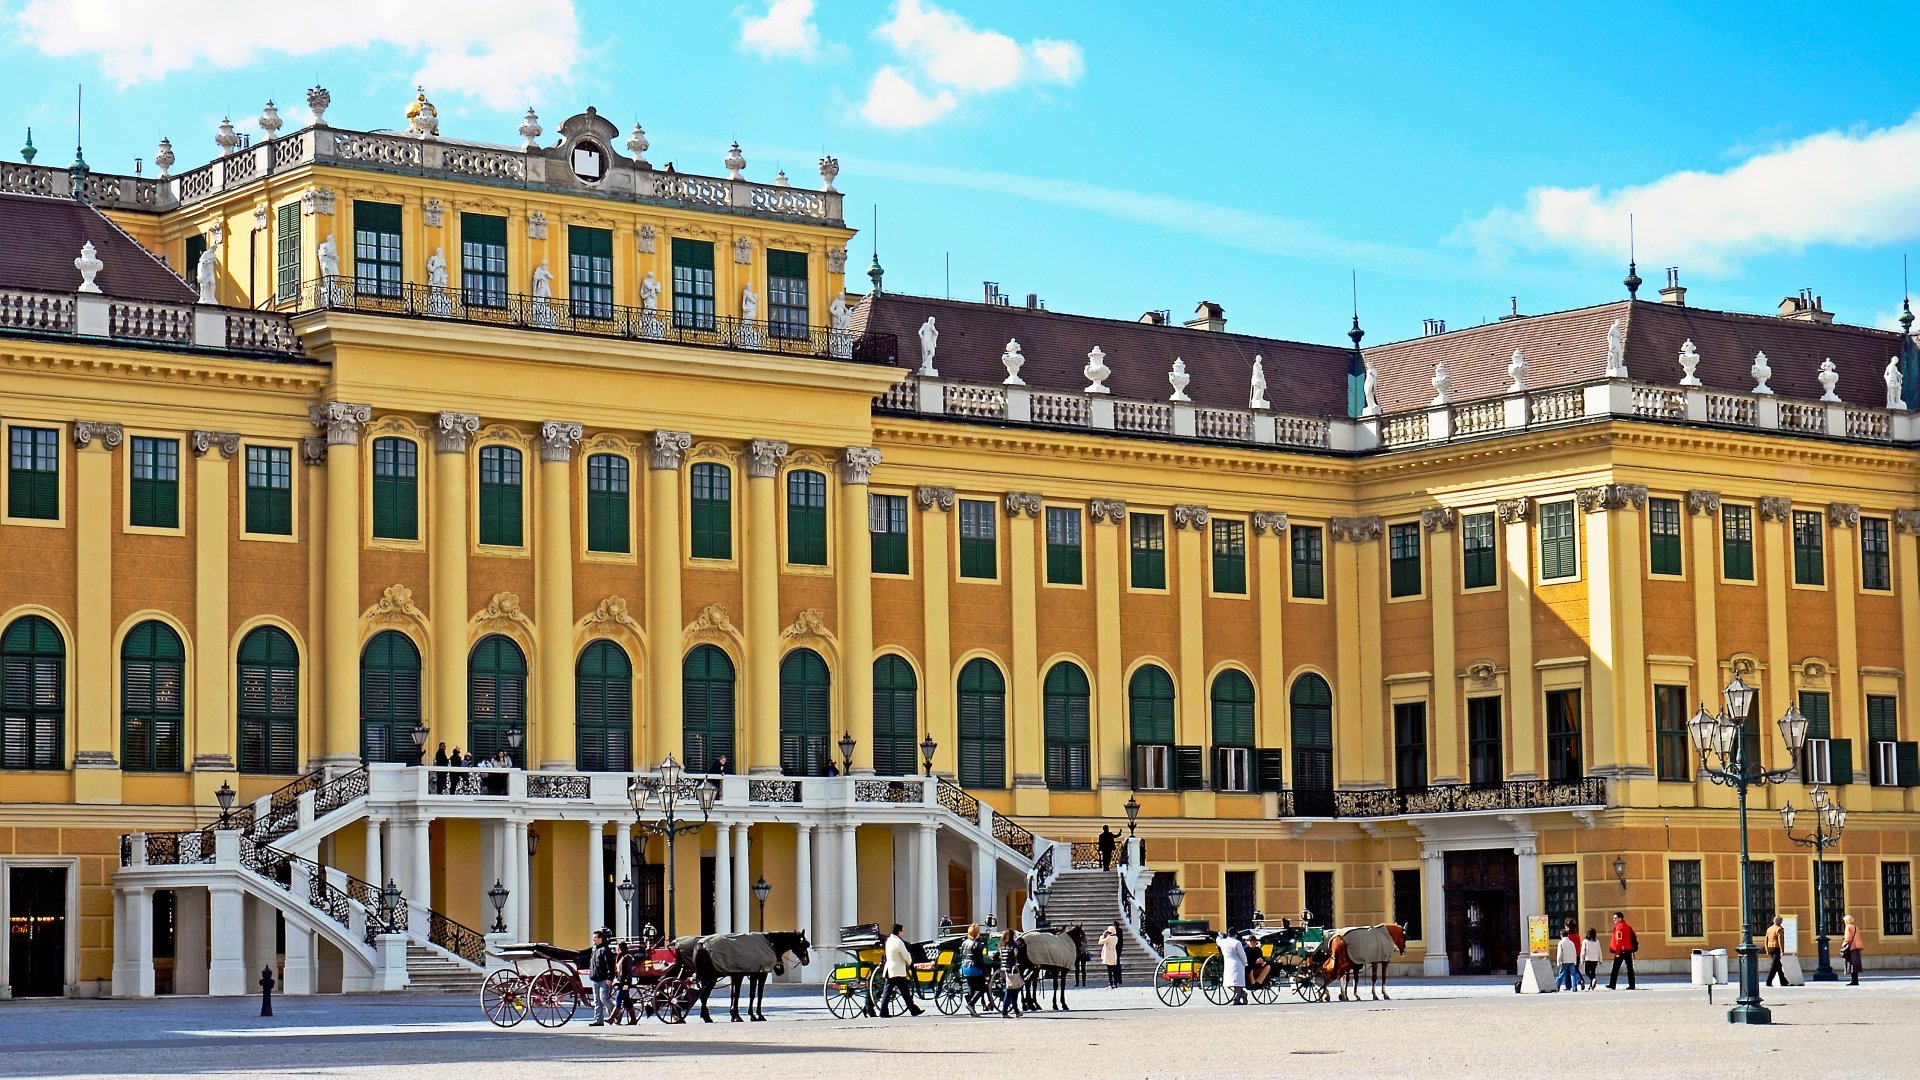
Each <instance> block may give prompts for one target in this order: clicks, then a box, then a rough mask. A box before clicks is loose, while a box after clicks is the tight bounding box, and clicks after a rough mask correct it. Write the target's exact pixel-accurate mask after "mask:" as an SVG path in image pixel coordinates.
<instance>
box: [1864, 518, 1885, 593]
mask: <svg viewBox="0 0 1920 1080" xmlns="http://www.w3.org/2000/svg"><path fill="white" fill-rule="evenodd" d="M1860 587H1861V588H1863V589H1874V590H1876V591H1880V592H1886V591H1888V590H1891V589H1892V588H1893V565H1892V560H1891V557H1890V548H1889V545H1888V542H1887V519H1886V518H1861V519H1860Z"/></svg>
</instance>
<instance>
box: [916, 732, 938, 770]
mask: <svg viewBox="0 0 1920 1080" xmlns="http://www.w3.org/2000/svg"><path fill="white" fill-rule="evenodd" d="M938 749H940V744H939V743H937V742H934V741H933V732H931V731H929V732H927V737H926V738H924V739H921V740H920V756H921V757H922V758H923V759H925V760H926V763H927V775H928V776H932V775H933V752H934V751H935V750H938Z"/></svg>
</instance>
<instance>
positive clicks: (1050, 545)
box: [1046, 506, 1082, 585]
mask: <svg viewBox="0 0 1920 1080" xmlns="http://www.w3.org/2000/svg"><path fill="white" fill-rule="evenodd" d="M1046 539H1047V582H1048V583H1049V584H1052V585H1079V584H1081V581H1082V570H1081V562H1082V560H1081V555H1080V544H1081V539H1080V510H1079V508H1078V507H1071V506H1049V507H1047V538H1046Z"/></svg>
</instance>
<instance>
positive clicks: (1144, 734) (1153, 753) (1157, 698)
mask: <svg viewBox="0 0 1920 1080" xmlns="http://www.w3.org/2000/svg"><path fill="white" fill-rule="evenodd" d="M1127 718H1128V727H1129V729H1130V731H1131V733H1132V736H1133V756H1134V767H1135V771H1136V777H1135V783H1134V786H1135V787H1137V788H1140V789H1141V790H1144V791H1159V790H1168V789H1172V788H1173V787H1174V786H1175V784H1174V777H1173V775H1172V771H1171V769H1170V768H1167V767H1163V766H1162V765H1161V764H1160V763H1161V762H1163V761H1164V762H1167V763H1168V764H1169V765H1170V763H1171V761H1172V750H1173V678H1172V677H1171V676H1169V675H1168V674H1167V673H1166V672H1165V671H1164V670H1162V669H1160V668H1157V667H1154V666H1153V665H1151V664H1149V665H1148V666H1146V667H1143V668H1141V669H1140V670H1138V671H1136V672H1134V673H1133V678H1132V679H1130V680H1129V681H1128V683H1127Z"/></svg>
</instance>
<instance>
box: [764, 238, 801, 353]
mask: <svg viewBox="0 0 1920 1080" xmlns="http://www.w3.org/2000/svg"><path fill="white" fill-rule="evenodd" d="M767 334H768V335H769V336H770V337H776V338H786V339H787V340H789V341H805V340H807V253H806V252H804V251H775V250H773V249H772V248H768V249H767Z"/></svg>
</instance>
